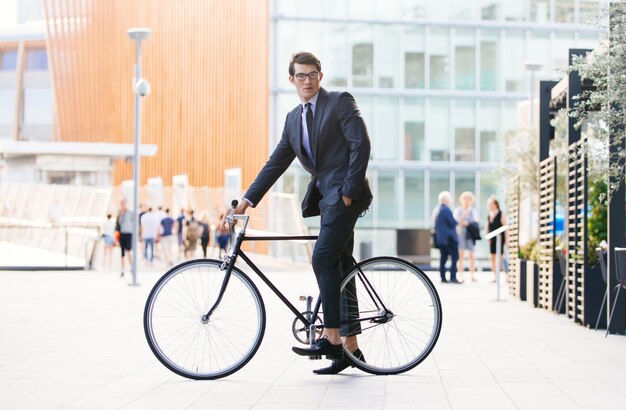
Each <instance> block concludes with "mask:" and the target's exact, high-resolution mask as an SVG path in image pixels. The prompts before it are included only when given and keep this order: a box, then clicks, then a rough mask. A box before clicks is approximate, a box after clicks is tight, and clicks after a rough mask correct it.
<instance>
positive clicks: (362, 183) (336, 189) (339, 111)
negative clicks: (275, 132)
mask: <svg viewBox="0 0 626 410" xmlns="http://www.w3.org/2000/svg"><path fill="white" fill-rule="evenodd" d="M301 113H302V106H301V105H300V104H298V106H297V107H295V108H294V109H293V110H292V111H291V112H290V113H289V114H287V119H286V120H285V126H284V128H283V134H282V136H281V139H280V141H279V142H278V145H277V146H276V148H275V149H274V152H273V153H272V155H271V156H270V158H269V160H268V161H267V163H266V164H265V166H264V167H263V169H261V172H259V175H257V177H256V179H255V180H254V182H253V183H252V185H250V188H248V191H247V192H246V194H245V195H244V198H247V199H248V200H250V201H251V202H252V204H253V206H256V205H257V204H258V203H259V201H261V198H263V196H264V195H265V194H266V193H267V191H268V190H269V189H270V188H271V187H272V185H274V183H275V182H276V180H277V179H278V178H279V177H280V176H281V175H282V174H283V173H284V172H285V171H286V170H287V168H288V167H289V165H290V164H291V163H292V162H293V160H294V159H295V158H296V157H297V158H298V160H300V163H301V164H302V166H303V167H304V169H306V170H307V171H308V172H309V173H310V174H311V181H310V182H309V186H308V188H307V192H306V195H305V197H304V199H303V201H302V216H304V217H307V216H314V215H319V214H320V209H324V208H325V207H326V206H329V205H334V204H336V203H338V201H340V200H341V195H345V196H347V197H349V198H351V199H352V200H354V201H360V200H368V201H369V200H371V197H372V193H371V191H370V188H369V184H368V182H367V180H366V178H365V172H366V170H367V164H368V162H369V157H370V140H369V136H368V133H367V128H366V127H365V122H364V121H363V118H362V117H361V112H360V111H359V108H358V107H357V105H356V102H355V101H354V98H353V97H352V95H350V94H349V93H346V92H343V93H340V92H330V93H329V92H327V91H326V90H325V89H323V88H320V91H319V95H318V98H317V105H316V108H315V117H314V119H313V136H310V137H311V138H310V140H311V151H312V152H313V156H314V158H315V164H313V163H312V162H311V160H310V159H309V157H308V156H307V154H306V152H305V151H304V149H303V147H302V120H301V119H302V117H301Z"/></svg>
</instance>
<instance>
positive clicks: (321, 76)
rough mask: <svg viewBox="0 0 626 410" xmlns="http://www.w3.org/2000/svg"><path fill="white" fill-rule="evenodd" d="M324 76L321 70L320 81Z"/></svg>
mask: <svg viewBox="0 0 626 410" xmlns="http://www.w3.org/2000/svg"><path fill="white" fill-rule="evenodd" d="M322 78H324V73H323V72H321V71H320V77H319V81H322Z"/></svg>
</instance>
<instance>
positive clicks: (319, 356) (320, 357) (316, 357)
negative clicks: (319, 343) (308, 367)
mask: <svg viewBox="0 0 626 410" xmlns="http://www.w3.org/2000/svg"><path fill="white" fill-rule="evenodd" d="M309 360H322V355H321V354H317V355H315V356H309Z"/></svg>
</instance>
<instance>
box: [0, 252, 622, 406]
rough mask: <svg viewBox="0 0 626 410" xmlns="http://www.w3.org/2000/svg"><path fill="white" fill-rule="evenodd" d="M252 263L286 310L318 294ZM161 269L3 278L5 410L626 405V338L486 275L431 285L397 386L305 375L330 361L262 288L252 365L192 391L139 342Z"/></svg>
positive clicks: (0, 339) (303, 272)
mask: <svg viewBox="0 0 626 410" xmlns="http://www.w3.org/2000/svg"><path fill="white" fill-rule="evenodd" d="M255 260H257V259H255ZM259 260H260V262H261V263H260V265H261V266H262V267H263V268H264V269H265V268H267V269H268V271H270V272H273V273H272V274H271V275H270V276H271V278H272V280H274V281H275V283H276V284H277V285H278V286H279V288H281V289H283V290H284V291H285V294H286V295H287V296H288V297H289V299H290V300H292V301H297V298H298V296H299V295H301V294H305V293H307V292H310V293H311V292H313V291H312V290H314V289H315V282H314V278H313V273H312V272H311V270H310V268H309V267H307V266H303V265H298V264H293V263H290V262H281V261H277V260H273V259H271V258H267V257H259ZM160 271H161V269H160V268H152V269H150V270H148V271H141V272H140V274H139V280H138V281H139V283H140V286H137V287H133V286H128V284H127V283H128V280H129V278H127V277H126V278H120V277H119V273H118V271H117V270H115V271H109V272H97V271H84V272H81V271H78V272H77V271H72V272H64V271H62V272H7V271H4V272H0V409H24V408H35V409H36V408H41V409H55V408H63V409H85V408H104V409H115V408H124V409H184V408H203V409H207V408H209V409H248V408H254V409H293V408H297V409H318V408H332V407H335V408H342V409H350V408H359V409H363V408H375V409H394V410H395V409H403V408H406V409H415V408H424V409H450V408H452V409H516V408H518V409H542V408H545V409H559V408H561V409H575V408H590V409H591V408H594V409H595V408H624V407H625V406H626V383H624V381H623V380H624V378H623V377H624V374H626V355H625V354H624V352H625V351H626V338H625V337H620V336H609V337H608V338H607V339H605V338H604V333H603V332H594V331H593V330H589V329H585V328H582V327H580V326H578V325H575V324H573V323H571V322H570V321H568V320H567V319H565V318H564V317H563V316H556V315H554V314H552V313H548V312H545V311H541V310H538V309H533V308H531V307H530V306H529V305H527V304H526V303H524V302H518V301H514V300H508V301H501V302H496V301H495V298H496V287H495V285H494V284H491V283H489V282H488V280H489V277H488V276H487V275H486V274H485V275H484V276H481V277H480V281H479V282H478V283H466V284H463V285H440V284H439V283H438V282H436V283H437V288H438V290H439V291H440V295H441V298H442V302H443V309H444V316H443V319H444V320H443V330H442V333H441V336H440V339H439V343H438V344H437V346H436V348H435V350H434V352H433V353H432V354H431V355H430V357H429V358H428V359H427V360H425V361H424V362H423V363H422V364H421V365H420V366H418V367H417V368H415V369H413V370H412V371H410V372H408V373H405V374H402V375H397V376H372V375H369V374H365V373H362V372H360V371H359V370H356V369H348V370H346V371H345V372H344V373H342V374H340V375H336V376H318V375H314V374H312V373H311V371H312V370H313V369H315V368H318V367H321V366H325V365H326V364H327V362H326V361H310V360H308V359H306V358H302V357H299V356H296V355H294V354H292V353H291V350H290V348H291V346H292V345H293V344H295V340H294V339H293V337H292V335H291V321H292V319H293V318H292V314H291V313H290V312H289V311H288V310H287V309H286V308H285V307H284V306H283V305H282V304H281V303H280V302H279V301H278V299H277V298H275V297H274V296H273V295H271V294H270V293H269V290H268V289H267V287H266V286H265V285H264V284H262V283H260V282H259V283H258V285H259V288H260V289H261V291H262V293H263V296H264V300H265V303H266V305H267V311H268V312H267V313H268V324H267V331H266V336H265V339H264V341H263V344H262V346H261V348H260V350H259V352H258V353H257V355H256V356H255V357H254V358H253V359H252V361H251V362H250V363H249V364H248V365H247V366H246V367H244V368H243V369H242V370H241V371H239V372H238V373H236V374H234V375H232V376H229V377H227V378H225V379H220V380H217V381H192V380H187V379H184V378H182V377H179V376H177V375H175V374H173V373H171V372H169V371H168V370H167V369H166V368H165V367H163V366H162V365H161V364H160V363H159V362H158V361H157V359H156V358H155V357H154V356H153V355H152V353H151V351H150V349H149V348H148V345H147V343H146V341H145V337H144V334H143V328H142V315H143V307H144V302H145V300H146V296H147V294H148V292H149V291H150V288H151V286H152V284H153V283H154V282H155V281H156V280H157V278H158V277H159V276H160ZM435 276H436V275H435V274H433V275H432V276H431V277H433V278H434V277H435ZM502 296H503V297H504V298H506V297H507V295H506V292H504V288H503V292H502ZM298 303H302V302H298ZM303 307H304V306H303Z"/></svg>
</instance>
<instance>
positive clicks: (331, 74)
mask: <svg viewBox="0 0 626 410" xmlns="http://www.w3.org/2000/svg"><path fill="white" fill-rule="evenodd" d="M328 29H329V30H328V35H327V36H325V37H324V40H325V41H324V44H325V46H326V50H327V53H326V54H327V55H328V57H324V59H328V62H327V63H326V64H325V65H323V66H322V71H323V72H324V82H326V84H328V85H329V86H333V87H346V86H347V85H348V71H349V68H348V67H349V63H348V57H349V54H348V53H347V52H346V44H348V35H347V30H346V27H345V25H343V24H332V25H329V27H328ZM320 58H322V57H320ZM322 63H323V64H324V62H322Z"/></svg>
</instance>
